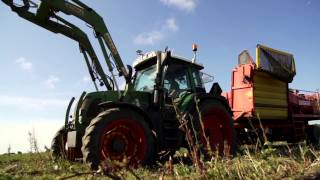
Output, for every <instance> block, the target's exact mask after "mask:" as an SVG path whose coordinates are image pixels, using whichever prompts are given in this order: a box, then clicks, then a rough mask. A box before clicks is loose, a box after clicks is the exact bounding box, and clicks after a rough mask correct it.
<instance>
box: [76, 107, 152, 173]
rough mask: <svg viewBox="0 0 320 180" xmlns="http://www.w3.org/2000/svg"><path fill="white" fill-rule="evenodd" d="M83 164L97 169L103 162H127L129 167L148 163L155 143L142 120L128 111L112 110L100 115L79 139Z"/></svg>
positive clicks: (134, 113)
mask: <svg viewBox="0 0 320 180" xmlns="http://www.w3.org/2000/svg"><path fill="white" fill-rule="evenodd" d="M81 150H82V154H83V160H84V162H86V163H88V164H89V165H90V167H91V168H92V169H98V166H99V164H100V163H101V162H102V161H104V160H111V161H114V160H115V161H120V162H123V161H124V160H126V162H127V163H128V165H129V166H133V167H137V166H139V165H146V164H149V163H150V162H151V160H152V158H153V155H154V142H153V136H152V133H151V130H150V128H149V127H148V125H147V123H146V122H145V120H144V118H142V117H141V116H140V115H138V114H137V113H136V112H134V111H132V110H128V109H120V108H113V109H109V110H106V111H104V112H102V113H100V114H99V115H98V116H97V117H96V118H95V119H93V120H92V121H91V123H90V125H89V126H88V127H87V128H86V132H85V135H84V136H83V138H82V148H81Z"/></svg>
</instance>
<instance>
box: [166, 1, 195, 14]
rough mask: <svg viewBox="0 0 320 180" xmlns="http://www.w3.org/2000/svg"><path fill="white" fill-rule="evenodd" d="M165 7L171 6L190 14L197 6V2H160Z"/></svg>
mask: <svg viewBox="0 0 320 180" xmlns="http://www.w3.org/2000/svg"><path fill="white" fill-rule="evenodd" d="M160 1H161V2H162V3H163V4H165V5H166V6H173V7H176V8H178V9H180V10H183V11H187V12H191V11H193V10H194V9H195V7H196V6H197V3H198V0H160Z"/></svg>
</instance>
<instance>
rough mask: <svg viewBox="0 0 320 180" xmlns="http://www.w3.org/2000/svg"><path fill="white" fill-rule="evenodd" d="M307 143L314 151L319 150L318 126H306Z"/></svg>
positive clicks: (319, 128)
mask: <svg viewBox="0 0 320 180" xmlns="http://www.w3.org/2000/svg"><path fill="white" fill-rule="evenodd" d="M307 143H308V144H309V145H311V146H313V147H314V148H315V149H317V150H319V149H320V125H308V126H307Z"/></svg>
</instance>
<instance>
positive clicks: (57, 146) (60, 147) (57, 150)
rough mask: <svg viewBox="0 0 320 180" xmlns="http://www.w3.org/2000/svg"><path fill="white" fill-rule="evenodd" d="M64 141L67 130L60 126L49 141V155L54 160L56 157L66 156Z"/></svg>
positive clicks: (65, 140)
mask: <svg viewBox="0 0 320 180" xmlns="http://www.w3.org/2000/svg"><path fill="white" fill-rule="evenodd" d="M66 142H67V132H66V130H65V127H64V126H62V127H61V128H60V129H59V130H58V131H57V133H56V134H55V135H54V137H53V139H52V142H51V156H52V158H53V159H54V160H57V159H58V158H64V159H65V158H66V157H67V152H66Z"/></svg>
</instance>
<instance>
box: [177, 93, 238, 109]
mask: <svg viewBox="0 0 320 180" xmlns="http://www.w3.org/2000/svg"><path fill="white" fill-rule="evenodd" d="M195 96H196V97H197V98H198V99H199V100H200V102H202V101H205V100H215V101H219V102H221V103H222V104H223V105H224V106H225V107H226V108H227V110H228V111H229V112H230V114H232V110H231V108H230V106H229V104H228V102H227V100H226V99H225V98H224V97H223V96H213V95H212V94H208V93H191V92H185V93H183V94H181V95H180V96H179V98H177V99H176V100H175V103H177V104H178V107H179V109H180V111H181V112H182V113H186V112H188V111H190V110H192V108H193V107H195V101H194V97H195Z"/></svg>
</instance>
